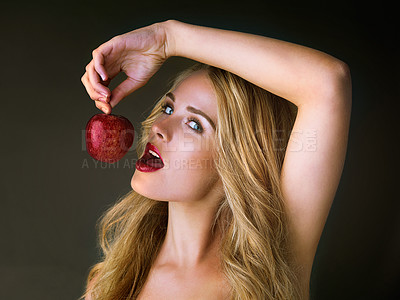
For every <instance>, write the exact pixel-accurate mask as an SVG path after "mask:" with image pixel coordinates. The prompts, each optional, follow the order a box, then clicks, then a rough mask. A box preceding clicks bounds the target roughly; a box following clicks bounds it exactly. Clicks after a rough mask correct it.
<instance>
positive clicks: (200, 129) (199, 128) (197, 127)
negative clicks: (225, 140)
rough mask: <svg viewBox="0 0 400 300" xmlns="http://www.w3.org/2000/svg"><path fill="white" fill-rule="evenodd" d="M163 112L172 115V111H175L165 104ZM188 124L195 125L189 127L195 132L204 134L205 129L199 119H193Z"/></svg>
mask: <svg viewBox="0 0 400 300" xmlns="http://www.w3.org/2000/svg"><path fill="white" fill-rule="evenodd" d="M161 111H162V112H163V113H165V114H167V115H171V114H172V111H173V108H172V107H171V106H170V105H169V104H164V105H163V106H162V110H161ZM168 112H171V113H168ZM188 122H189V124H190V123H194V126H193V127H192V126H190V125H189V127H190V128H192V129H193V130H194V131H196V132H197V133H202V132H203V127H202V126H201V125H200V121H199V120H198V119H196V118H194V117H192V118H190V119H189V120H188Z"/></svg>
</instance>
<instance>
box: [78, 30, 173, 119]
mask: <svg viewBox="0 0 400 300" xmlns="http://www.w3.org/2000/svg"><path fill="white" fill-rule="evenodd" d="M167 48H168V41H167V34H166V30H165V28H164V26H163V23H156V24H153V25H150V26H147V27H143V28H140V29H137V30H134V31H131V32H128V33H126V34H123V35H119V36H116V37H114V38H112V39H111V40H109V41H108V42H106V43H104V44H102V45H101V46H100V47H98V48H97V49H95V50H94V51H93V59H92V60H91V62H90V63H89V64H88V65H87V66H86V72H85V74H84V75H83V76H82V79H81V80H82V83H83V85H84V86H85V88H86V91H87V92H88V94H89V96H90V98H91V99H93V100H94V101H95V104H96V106H97V108H99V109H101V110H102V111H104V112H105V113H106V114H109V113H111V109H112V108H113V107H114V106H115V105H117V104H118V102H120V101H121V100H122V99H123V98H125V97H126V96H127V95H129V94H130V93H132V92H133V91H135V90H137V89H139V88H140V87H142V86H143V85H145V84H146V83H147V81H148V80H149V79H150V78H151V76H153V75H154V73H156V72H157V70H158V69H159V68H160V67H161V65H162V64H163V63H164V61H165V60H166V59H167V58H168V55H167V53H168V52H167ZM121 71H122V72H124V73H125V74H126V76H127V78H126V79H125V81H123V82H122V83H121V84H120V85H118V86H117V87H116V88H115V89H114V90H112V91H110V89H109V88H108V85H109V84H110V82H111V80H112V79H113V78H114V77H115V76H117V75H118V73H120V72H121Z"/></svg>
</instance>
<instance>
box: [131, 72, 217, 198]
mask: <svg viewBox="0 0 400 300" xmlns="http://www.w3.org/2000/svg"><path fill="white" fill-rule="evenodd" d="M216 101H217V100H216V95H215V92H214V90H213V88H212V85H211V82H210V79H209V78H208V77H207V75H206V73H205V71H197V72H195V73H193V74H192V75H191V76H189V77H188V78H186V79H185V80H184V81H183V82H182V83H181V84H180V85H178V86H177V88H176V89H175V90H173V91H172V92H171V93H169V94H167V96H166V97H165V102H164V105H165V107H164V108H163V113H162V114H161V115H160V116H159V117H158V119H157V120H156V121H155V122H154V124H153V126H152V128H151V132H150V135H149V140H148V142H150V143H151V144H152V145H153V146H155V147H156V148H157V149H158V151H159V153H160V154H161V158H162V160H163V162H164V167H163V168H162V169H158V170H157V171H154V172H142V171H139V170H138V169H136V170H135V173H134V174H133V177H132V181H131V186H132V188H133V189H134V190H135V191H136V192H138V193H139V194H141V195H143V196H146V197H148V198H150V199H154V200H162V201H179V202H189V201H190V202H193V201H200V200H204V201H207V200H206V199H215V197H219V195H221V194H219V193H221V190H222V189H221V180H220V179H219V176H218V175H217V172H216V170H215V168H214V161H213V159H214V158H215V152H214V148H215V145H214V143H213V137H214V135H215V130H216V129H215V126H216V124H217V102H216ZM195 110H198V111H201V112H203V113H204V114H205V115H206V116H202V115H201V114H198V113H196V112H195ZM207 119H209V120H207ZM211 201H213V200H211Z"/></svg>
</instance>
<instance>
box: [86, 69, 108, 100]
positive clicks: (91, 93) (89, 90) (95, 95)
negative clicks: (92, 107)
mask: <svg viewBox="0 0 400 300" xmlns="http://www.w3.org/2000/svg"><path fill="white" fill-rule="evenodd" d="M81 81H82V83H83V85H84V87H85V88H86V92H87V93H88V94H89V97H90V98H91V99H92V100H99V101H103V102H107V99H106V97H104V96H103V95H102V94H100V93H98V92H97V91H95V90H94V89H93V86H92V85H91V83H90V81H89V79H88V73H87V72H86V73H85V74H84V75H83V76H82V78H81Z"/></svg>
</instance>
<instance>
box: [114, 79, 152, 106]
mask: <svg viewBox="0 0 400 300" xmlns="http://www.w3.org/2000/svg"><path fill="white" fill-rule="evenodd" d="M145 83H146V82H143V81H137V80H135V79H133V78H131V77H128V78H127V79H125V80H124V81H123V82H121V83H120V84H119V85H118V86H117V87H116V88H115V89H114V90H113V91H112V93H111V100H110V105H111V107H115V106H116V105H117V104H118V103H119V102H120V101H121V100H122V99H124V98H125V97H126V96H128V95H129V94H130V93H132V92H133V91H135V90H137V89H139V88H141V87H142V86H144V85H145Z"/></svg>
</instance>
